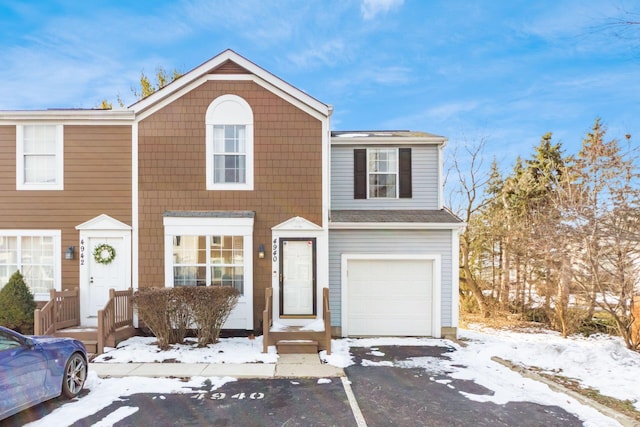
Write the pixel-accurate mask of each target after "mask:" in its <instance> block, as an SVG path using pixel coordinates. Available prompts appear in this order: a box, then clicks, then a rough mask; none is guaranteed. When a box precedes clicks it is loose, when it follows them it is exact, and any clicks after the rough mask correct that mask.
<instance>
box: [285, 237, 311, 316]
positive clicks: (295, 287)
mask: <svg viewBox="0 0 640 427" xmlns="http://www.w3.org/2000/svg"><path fill="white" fill-rule="evenodd" d="M315 254H316V240H315V239H284V238H283V239H280V315H281V316H284V317H286V316H290V317H306V316H315V314H316V300H315V288H316V283H315V276H316V263H315Z"/></svg>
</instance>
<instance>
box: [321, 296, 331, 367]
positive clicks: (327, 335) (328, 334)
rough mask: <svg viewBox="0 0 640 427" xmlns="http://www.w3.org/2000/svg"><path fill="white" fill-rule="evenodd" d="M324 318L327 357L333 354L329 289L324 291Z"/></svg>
mask: <svg viewBox="0 0 640 427" xmlns="http://www.w3.org/2000/svg"><path fill="white" fill-rule="evenodd" d="M322 316H323V317H322V318H323V319H324V342H325V345H326V351H327V355H330V354H331V310H329V288H323V289H322Z"/></svg>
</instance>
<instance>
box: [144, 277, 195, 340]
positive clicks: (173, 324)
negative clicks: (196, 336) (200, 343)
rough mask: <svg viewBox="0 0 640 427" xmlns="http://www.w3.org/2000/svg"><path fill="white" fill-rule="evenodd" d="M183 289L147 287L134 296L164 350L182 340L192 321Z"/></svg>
mask: <svg viewBox="0 0 640 427" xmlns="http://www.w3.org/2000/svg"><path fill="white" fill-rule="evenodd" d="M183 289H184V288H144V289H140V290H138V291H137V292H136V293H135V294H134V296H133V304H134V306H135V307H136V308H137V309H138V314H139V316H140V317H141V318H142V319H144V322H145V324H146V325H147V327H148V328H149V330H150V331H151V332H152V333H153V335H155V336H156V338H157V339H158V347H159V348H160V349H161V350H166V349H168V348H169V345H170V344H176V343H182V342H183V341H184V338H185V337H186V336H187V331H188V328H189V325H190V324H191V313H190V311H189V308H188V306H187V305H186V304H184V297H183V294H184V293H185V292H184V291H183Z"/></svg>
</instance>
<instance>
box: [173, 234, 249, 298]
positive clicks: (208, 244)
mask: <svg viewBox="0 0 640 427" xmlns="http://www.w3.org/2000/svg"><path fill="white" fill-rule="evenodd" d="M187 236H189V237H204V238H205V249H204V250H205V260H204V263H197V262H196V263H187V262H183V263H176V262H175V259H173V257H172V258H171V259H172V260H173V264H172V266H173V268H175V267H196V268H199V267H204V268H205V286H228V285H215V284H212V282H214V280H215V278H214V277H213V275H212V269H214V268H215V267H231V268H238V267H240V268H242V292H241V295H244V288H245V286H244V283H245V274H244V270H245V264H246V262H245V258H244V257H245V255H246V253H247V251H246V250H245V248H244V243H245V239H244V237H245V236H236V235H233V236H232V235H229V234H227V235H220V234H202V233H201V234H199V235H196V236H192V235H186V234H182V235H178V236H173V237H174V239H173V243H175V238H176V237H180V238H182V239H184V237H187ZM214 237H222V238H224V237H232V238H235V237H241V238H242V264H236V263H215V262H214V258H213V257H212V256H211V251H212V249H214V248H215V247H216V246H218V247H220V245H218V244H216V243H214V239H213V238H214ZM173 246H175V245H173ZM172 255H173V252H172ZM172 277H173V275H172ZM173 283H174V284H173V285H174V286H176V285H175V277H173ZM184 286H192V285H184ZM232 286H233V287H234V288H236V289H238V288H237V287H236V286H235V284H234V285H232Z"/></svg>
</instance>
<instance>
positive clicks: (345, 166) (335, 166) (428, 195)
mask: <svg viewBox="0 0 640 427" xmlns="http://www.w3.org/2000/svg"><path fill="white" fill-rule="evenodd" d="M354 148H358V147H355V146H336V145H334V146H332V147H331V208H332V209H337V210H341V209H439V208H440V206H438V202H439V201H438V185H439V183H438V168H439V162H438V146H437V145H416V146H412V147H411V159H412V161H411V163H412V169H413V170H412V173H413V192H412V193H413V194H412V198H410V199H359V200H356V199H354V197H353V150H354ZM359 148H364V147H359Z"/></svg>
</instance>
